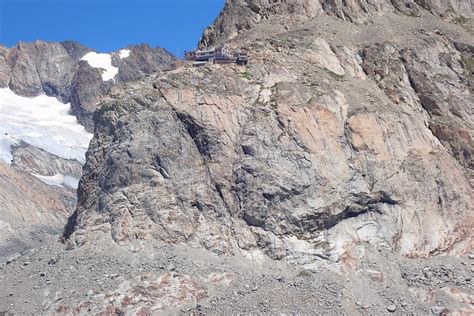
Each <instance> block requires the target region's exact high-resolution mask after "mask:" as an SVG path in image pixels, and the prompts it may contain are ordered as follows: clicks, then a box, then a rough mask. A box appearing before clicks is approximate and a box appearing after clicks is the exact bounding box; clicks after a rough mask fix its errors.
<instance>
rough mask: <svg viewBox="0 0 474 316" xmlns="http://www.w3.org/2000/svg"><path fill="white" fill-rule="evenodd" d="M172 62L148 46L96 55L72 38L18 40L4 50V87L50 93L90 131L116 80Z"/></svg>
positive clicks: (0, 60)
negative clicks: (102, 101)
mask: <svg viewBox="0 0 474 316" xmlns="http://www.w3.org/2000/svg"><path fill="white" fill-rule="evenodd" d="M174 61H175V57H174V56H172V55H171V54H170V53H168V52H167V51H166V50H164V49H162V48H160V47H157V48H151V47H149V46H148V45H144V44H143V45H137V46H129V47H127V48H125V49H122V50H120V51H118V52H115V53H111V54H98V53H95V52H92V51H91V49H89V48H87V47H85V46H83V45H81V44H79V43H76V42H71V41H66V42H43V41H35V42H31V43H23V42H20V43H18V44H17V45H15V46H13V47H12V48H10V49H6V48H1V49H0V74H1V75H0V88H6V87H8V88H10V89H11V90H12V91H13V92H15V93H16V94H18V95H21V96H27V97H33V96H38V95H40V94H46V95H48V96H53V97H57V98H58V99H59V100H60V101H61V102H63V103H71V113H72V114H73V115H75V116H76V117H77V118H78V120H79V122H80V123H81V124H82V125H84V126H86V127H87V129H88V130H90V131H92V129H93V123H92V114H93V112H94V110H95V109H96V108H97V105H98V104H99V102H100V98H101V97H102V96H104V95H106V94H107V92H108V91H109V90H110V88H111V87H112V86H113V85H114V84H119V83H123V82H127V81H131V80H137V79H140V78H142V77H144V76H146V75H149V74H151V73H155V72H157V71H159V70H162V69H165V68H167V67H169V65H170V64H171V63H173V62H174ZM110 72H111V73H113V75H112V76H108V73H110Z"/></svg>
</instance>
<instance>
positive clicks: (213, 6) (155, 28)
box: [0, 0, 225, 55]
mask: <svg viewBox="0 0 474 316" xmlns="http://www.w3.org/2000/svg"><path fill="white" fill-rule="evenodd" d="M224 2H225V0H0V43H1V44H3V45H6V46H7V47H11V46H12V45H14V44H15V43H16V42H18V41H34V40H37V39H40V40H45V41H63V40H74V41H78V42H80V43H82V44H84V45H86V46H88V47H90V48H92V49H94V50H96V51H98V52H111V51H115V50H117V49H119V48H122V47H125V46H127V45H129V44H140V43H147V44H149V45H151V46H153V47H155V46H161V47H163V48H166V49H167V50H168V51H170V52H171V53H173V54H177V53H178V54H179V55H182V53H183V51H184V50H185V49H192V48H194V47H195V46H196V43H197V41H198V40H199V38H200V36H201V34H202V31H203V30H204V28H205V27H206V26H208V25H209V24H211V23H212V22H213V21H214V19H215V18H216V17H217V15H218V13H219V12H220V10H221V9H222V7H223V6H224Z"/></svg>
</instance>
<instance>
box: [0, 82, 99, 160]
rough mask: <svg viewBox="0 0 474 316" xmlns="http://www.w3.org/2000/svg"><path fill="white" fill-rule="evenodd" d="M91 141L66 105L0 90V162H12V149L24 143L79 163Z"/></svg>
mask: <svg viewBox="0 0 474 316" xmlns="http://www.w3.org/2000/svg"><path fill="white" fill-rule="evenodd" d="M91 138H92V134H91V133H89V132H87V131H86V129H85V128H84V127H83V126H82V125H80V124H79V123H78V122H77V119H76V117H75V116H73V115H70V114H69V104H64V103H61V102H59V101H58V100H57V99H56V98H54V97H49V96H46V95H40V96H37V97H32V98H27V97H23V96H19V95H16V94H15V93H13V92H12V91H11V90H10V89H9V88H2V89H0V159H1V160H3V161H5V162H6V163H8V164H11V161H12V159H13V156H12V146H15V145H19V144H20V143H21V142H25V143H28V144H30V145H32V146H35V147H38V148H40V149H43V150H45V151H47V152H49V153H51V154H54V155H56V156H59V157H61V158H64V159H72V160H77V161H78V162H80V163H82V164H83V163H85V153H86V151H87V148H88V146H89V142H90V140H91Z"/></svg>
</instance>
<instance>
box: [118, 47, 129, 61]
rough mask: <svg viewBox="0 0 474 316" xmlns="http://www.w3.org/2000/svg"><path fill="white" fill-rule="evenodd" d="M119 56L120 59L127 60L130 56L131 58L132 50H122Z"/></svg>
mask: <svg viewBox="0 0 474 316" xmlns="http://www.w3.org/2000/svg"><path fill="white" fill-rule="evenodd" d="M119 56H120V59H123V58H127V57H128V56H130V49H122V50H121V51H120V52H119Z"/></svg>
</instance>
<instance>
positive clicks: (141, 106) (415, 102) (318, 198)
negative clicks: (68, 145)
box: [65, 9, 473, 267]
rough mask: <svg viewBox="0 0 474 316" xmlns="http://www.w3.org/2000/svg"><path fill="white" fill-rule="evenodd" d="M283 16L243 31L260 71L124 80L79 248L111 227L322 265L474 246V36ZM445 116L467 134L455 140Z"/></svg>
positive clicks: (403, 21)
mask: <svg viewBox="0 0 474 316" xmlns="http://www.w3.org/2000/svg"><path fill="white" fill-rule="evenodd" d="M245 10H246V9H245ZM421 26H423V28H424V30H425V31H423V32H427V33H426V34H423V33H420V31H419V30H420V28H421ZM272 28H275V25H274V24H273V22H272V21H267V22H262V23H261V24H260V25H259V26H256V27H255V28H254V29H253V32H249V33H248V34H249V35H248V38H235V40H233V41H230V42H229V45H231V46H233V47H242V46H246V47H247V48H248V49H249V51H250V52H251V55H250V57H251V60H252V62H251V63H250V64H249V66H248V67H239V66H235V65H228V66H219V65H209V66H206V67H202V68H192V67H187V66H184V67H182V68H178V69H177V70H174V71H171V72H168V73H165V74H163V75H160V76H157V78H148V79H146V80H142V81H139V82H136V83H133V84H129V85H126V87H124V89H123V90H121V89H113V91H112V94H111V100H110V101H108V102H107V103H105V104H104V105H103V106H102V108H101V109H100V110H99V111H98V112H96V115H95V122H96V124H95V126H96V130H95V136H94V139H93V140H92V142H91V147H90V149H89V152H88V154H87V163H86V166H85V168H84V172H85V173H84V176H83V178H82V181H81V185H80V187H79V191H78V193H79V197H78V198H79V202H78V207H77V209H76V212H75V213H74V215H73V216H72V217H71V218H70V220H69V223H68V226H67V227H66V231H65V236H66V237H69V239H70V242H71V244H72V245H85V244H88V243H90V242H92V241H93V240H96V238H97V235H100V236H105V238H109V239H111V240H113V241H115V242H117V243H119V244H121V245H124V246H125V247H128V248H132V249H135V250H138V249H139V248H140V246H139V245H140V244H145V243H146V240H148V239H158V240H161V241H165V242H170V243H186V244H188V245H191V246H194V247H203V248H205V249H208V250H211V251H213V252H215V253H218V254H238V253H240V254H243V255H245V256H248V257H251V258H254V259H256V260H258V258H261V257H264V256H265V255H267V256H268V257H270V258H273V259H285V260H288V261H290V262H295V263H299V264H304V265H306V266H308V267H312V266H314V265H317V263H316V262H318V261H319V260H322V258H324V259H326V260H330V261H337V262H339V263H341V264H343V265H354V266H357V264H358V263H357V262H358V260H359V259H358V258H359V256H360V255H361V254H362V253H364V249H365V248H366V247H372V246H373V247H380V248H388V249H390V250H391V251H395V252H399V253H401V254H402V255H404V256H408V257H428V256H432V255H436V254H451V255H463V254H465V253H467V252H469V251H470V250H469V249H470V248H471V246H472V242H473V236H472V229H471V228H472V225H473V217H472V209H473V204H472V199H471V196H472V193H473V192H472V183H470V177H471V176H472V170H471V169H470V163H471V162H470V161H471V160H470V156H469V155H470V150H472V147H470V146H471V145H470V144H471V143H470V140H469V139H470V138H469V137H471V136H470V135H471V134H470V133H471V132H472V125H470V124H472V123H471V122H472V109H471V107H470V104H472V96H471V91H470V90H469V85H468V82H469V80H470V79H469V78H470V76H471V70H470V69H469V66H468V65H467V64H466V63H465V62H463V61H462V60H463V59H465V58H466V57H465V56H467V55H462V54H466V51H470V46H469V45H468V43H470V42H472V35H471V34H469V33H468V32H466V31H465V30H464V29H463V28H462V27H460V26H458V25H456V24H453V23H450V22H445V23H444V24H440V23H439V21H433V20H432V16H426V17H423V16H420V17H417V18H412V17H405V16H403V15H399V14H390V13H388V14H387V15H385V16H383V17H381V18H380V19H375V20H374V22H373V23H371V24H367V25H360V26H357V25H354V24H349V23H341V22H340V21H338V20H335V19H334V18H332V17H320V18H318V19H314V20H312V21H310V22H305V23H304V24H303V26H300V27H298V26H294V27H293V28H292V29H290V30H288V31H286V32H281V33H278V34H273V33H268V30H269V29H272ZM382 28H383V29H384V30H385V33H384V34H380V29H382ZM439 28H442V30H440V29H439ZM427 29H428V30H427ZM436 29H437V30H438V31H436V32H437V33H435V30H436ZM401 30H403V31H401ZM438 33H439V34H445V35H439V34H438ZM325 34H330V37H326V36H325ZM348 34H350V36H348ZM249 38H250V39H253V38H258V39H259V40H255V41H251V40H249ZM453 38H456V41H453ZM387 40H390V42H387V43H386V41H387ZM461 43H463V44H461ZM456 47H462V49H461V48H456ZM461 51H462V52H461ZM462 56H464V57H462ZM422 74H424V75H422ZM424 95H426V96H432V99H433V100H435V101H433V103H436V102H438V103H439V105H438V106H437V107H436V106H432V107H431V108H430V107H429V106H428V105H427V104H428V103H427V102H428V101H426V100H427V99H426V98H425V97H424ZM460 96H462V97H460ZM444 100H446V101H444ZM452 109H457V113H458V115H455V114H453V111H452ZM438 122H442V124H451V125H449V126H452V124H457V128H458V130H453V132H454V133H459V134H462V135H467V136H465V137H466V138H465V139H463V140H460V139H459V138H457V137H451V138H449V140H446V139H444V138H443V137H442V134H439V133H437V132H436V129H435V128H434V127H433V126H435V125H434V124H437V123H438ZM454 122H457V123H454ZM443 126H448V125H443ZM414 219H415V220H414ZM368 245H371V246H368Z"/></svg>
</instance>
